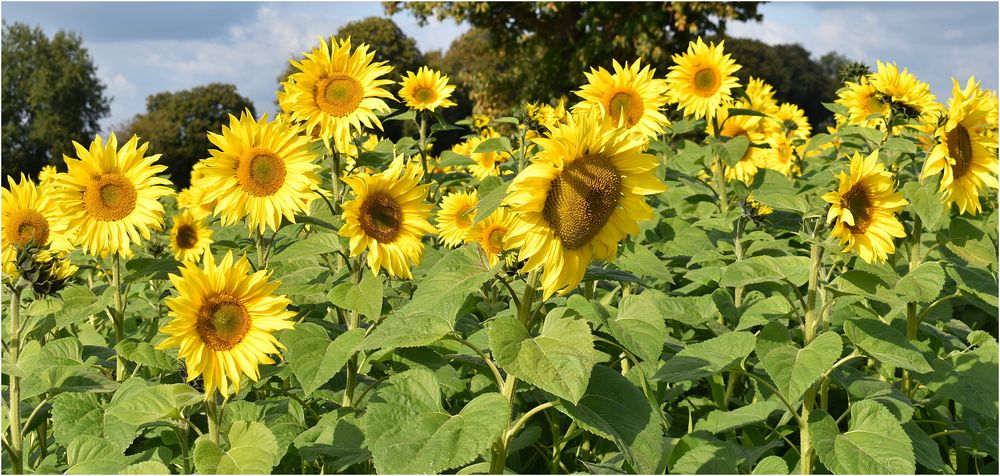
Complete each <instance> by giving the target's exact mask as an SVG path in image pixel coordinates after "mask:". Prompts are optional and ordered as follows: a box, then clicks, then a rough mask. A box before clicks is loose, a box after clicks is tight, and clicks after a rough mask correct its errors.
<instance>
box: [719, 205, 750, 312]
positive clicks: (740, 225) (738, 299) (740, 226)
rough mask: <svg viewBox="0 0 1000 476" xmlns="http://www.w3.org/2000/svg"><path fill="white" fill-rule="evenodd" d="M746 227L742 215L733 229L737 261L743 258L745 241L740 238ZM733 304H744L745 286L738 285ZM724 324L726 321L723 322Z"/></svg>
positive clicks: (738, 305)
mask: <svg viewBox="0 0 1000 476" xmlns="http://www.w3.org/2000/svg"><path fill="white" fill-rule="evenodd" d="M745 227H746V220H744V219H743V217H742V216H740V217H739V218H737V219H736V229H735V230H734V231H733V251H734V252H735V253H736V261H740V260H742V259H743V242H742V241H741V240H740V238H741V236H742V235H743V230H744V229H745ZM733 304H735V305H736V308H737V309H739V307H740V306H742V305H743V286H742V285H741V286H737V287H736V289H735V291H733ZM723 324H724V323H723Z"/></svg>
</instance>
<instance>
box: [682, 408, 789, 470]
mask: <svg viewBox="0 0 1000 476" xmlns="http://www.w3.org/2000/svg"><path fill="white" fill-rule="evenodd" d="M783 408H785V406H784V405H783V404H782V403H781V402H779V401H777V400H764V401H761V402H755V403H751V404H749V405H746V406H743V407H740V408H737V409H735V410H731V411H722V410H714V411H712V412H710V413H709V414H708V415H706V416H705V418H703V419H702V420H700V421H699V422H698V423H697V424H696V425H695V426H694V429H695V431H698V430H705V431H708V432H709V433H716V434H718V433H725V432H727V431H730V430H735V429H737V428H740V427H744V426H747V425H752V424H754V423H758V422H762V421H764V420H767V417H768V416H770V415H771V414H772V413H774V412H776V411H778V410H781V409H783ZM786 472H787V469H786Z"/></svg>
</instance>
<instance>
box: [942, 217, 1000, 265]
mask: <svg viewBox="0 0 1000 476" xmlns="http://www.w3.org/2000/svg"><path fill="white" fill-rule="evenodd" d="M994 223H995V222H994ZM984 229H986V225H984V224H981V223H978V224H977V223H974V222H973V221H971V220H969V219H968V218H962V217H959V218H953V219H952V220H951V225H950V226H949V228H948V236H947V239H944V240H940V241H939V242H942V244H943V245H944V246H945V247H946V248H948V250H949V251H951V252H952V253H955V254H956V255H958V257H960V258H961V259H962V260H965V261H967V262H968V263H969V264H972V265H975V266H979V267H983V268H986V267H995V266H996V265H997V264H996V263H997V246H996V244H995V243H994V242H993V240H992V239H990V236H989V235H987V234H986V232H985V231H983V230H984ZM993 229H996V225H995V224H994V225H993ZM939 236H941V237H943V234H942V235H939Z"/></svg>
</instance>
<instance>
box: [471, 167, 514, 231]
mask: <svg viewBox="0 0 1000 476" xmlns="http://www.w3.org/2000/svg"><path fill="white" fill-rule="evenodd" d="M510 183H511V181H509V180H508V181H503V180H501V179H500V178H499V177H486V179H484V180H483V181H482V183H480V184H479V188H478V189H477V191H478V192H479V205H477V206H476V218H475V219H473V223H479V222H480V221H483V220H485V219H486V217H488V216H490V214H492V213H493V212H494V211H496V209H497V208H499V207H500V204H501V203H503V201H504V199H505V198H507V188H508V187H510Z"/></svg>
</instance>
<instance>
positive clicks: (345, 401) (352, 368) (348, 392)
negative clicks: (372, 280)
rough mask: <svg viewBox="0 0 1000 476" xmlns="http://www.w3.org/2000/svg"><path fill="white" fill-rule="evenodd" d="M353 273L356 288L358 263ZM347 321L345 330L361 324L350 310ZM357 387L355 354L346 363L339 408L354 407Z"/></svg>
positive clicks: (359, 268) (359, 272) (362, 272)
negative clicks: (345, 377) (345, 384)
mask: <svg viewBox="0 0 1000 476" xmlns="http://www.w3.org/2000/svg"><path fill="white" fill-rule="evenodd" d="M354 269H355V271H354V272H352V273H351V279H352V280H353V281H354V285H355V286H357V285H358V284H359V283H360V282H361V277H362V275H363V274H364V268H362V265H361V263H360V262H358V263H355V267H354ZM349 316H350V317H349V320H348V321H347V330H348V331H350V330H353V329H357V328H358V326H359V325H360V322H361V316H360V315H359V314H358V311H355V310H351V312H350V313H349ZM357 386H358V354H357V352H355V353H354V354H353V355H351V358H350V360H348V361H347V386H346V387H345V388H344V396H343V397H342V398H341V400H340V404H341V406H344V407H353V406H354V389H355V388H356V387H357Z"/></svg>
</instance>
